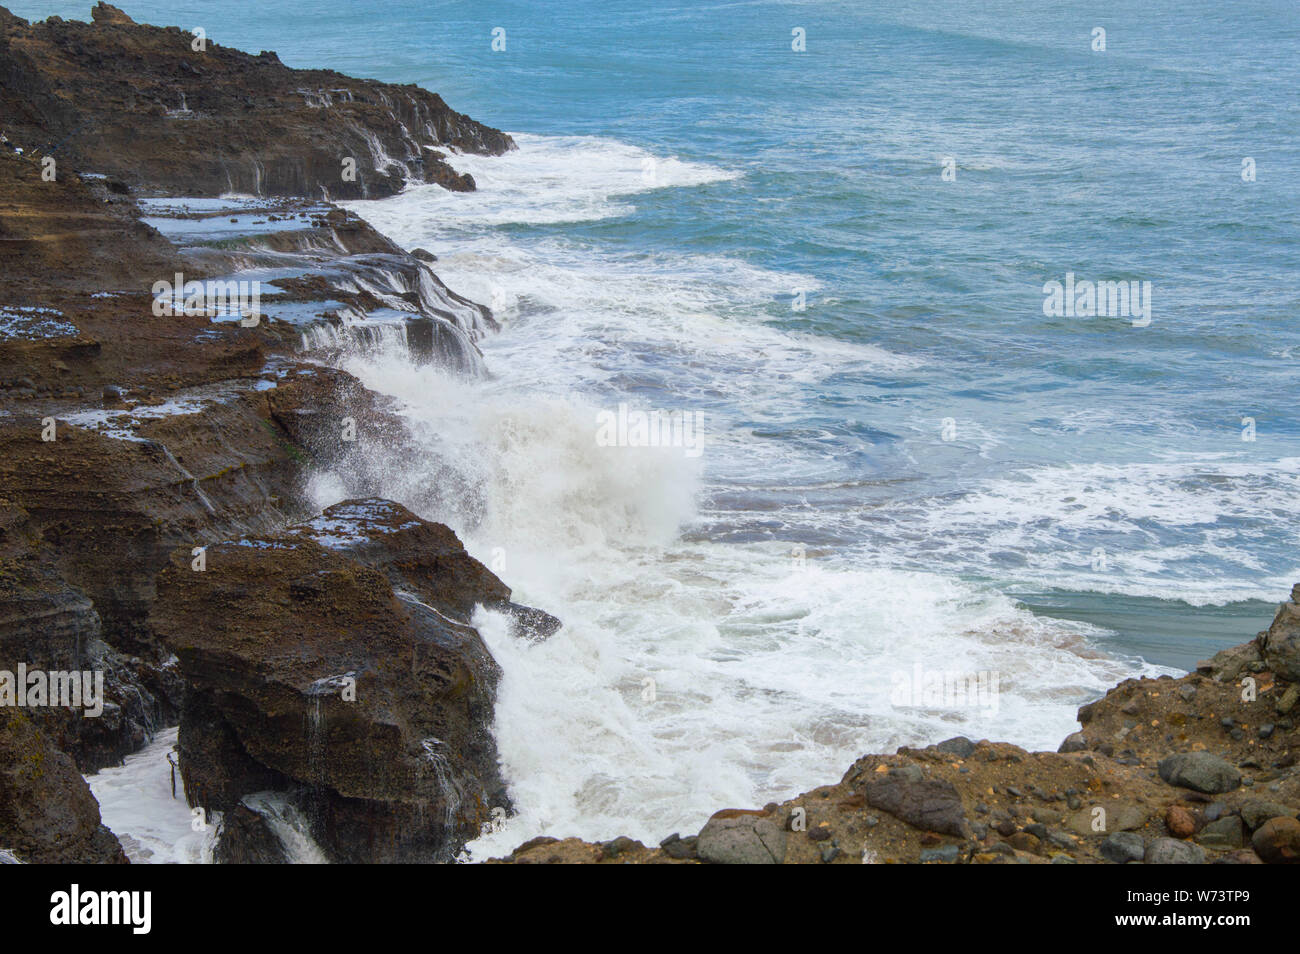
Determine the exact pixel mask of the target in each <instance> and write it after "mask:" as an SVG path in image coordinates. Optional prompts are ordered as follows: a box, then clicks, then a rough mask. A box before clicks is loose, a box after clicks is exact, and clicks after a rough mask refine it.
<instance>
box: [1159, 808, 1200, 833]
mask: <svg viewBox="0 0 1300 954" xmlns="http://www.w3.org/2000/svg"><path fill="white" fill-rule="evenodd" d="M1165 827H1166V828H1168V829H1169V834H1171V835H1173V836H1174V837H1175V838H1191V837H1192V835H1194V834H1196V821H1195V819H1193V818H1192V813H1191V812H1189V811H1188V810H1187V809H1185V808H1183V807H1182V806H1181V805H1170V806H1169V810H1168V811H1167V812H1165Z"/></svg>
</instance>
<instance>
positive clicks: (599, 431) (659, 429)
mask: <svg viewBox="0 0 1300 954" xmlns="http://www.w3.org/2000/svg"><path fill="white" fill-rule="evenodd" d="M703 423H704V415H702V414H700V413H699V412H698V411H659V410H652V411H640V410H634V409H632V408H629V407H628V405H627V404H620V405H619V406H618V410H617V411H598V412H597V413H596V444H597V446H599V447H680V448H682V449H683V451H684V452H685V455H686V456H687V457H699V456H700V454H702V453H703V452H704V434H703V431H702V426H703Z"/></svg>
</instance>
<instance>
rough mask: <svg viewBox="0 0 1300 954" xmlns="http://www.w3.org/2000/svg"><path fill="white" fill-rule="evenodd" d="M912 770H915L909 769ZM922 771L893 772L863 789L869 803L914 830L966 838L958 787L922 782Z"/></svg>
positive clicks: (939, 781) (937, 780) (934, 780)
mask: <svg viewBox="0 0 1300 954" xmlns="http://www.w3.org/2000/svg"><path fill="white" fill-rule="evenodd" d="M910 768H914V769H915V768H916V767H915V766H910ZM919 775H920V771H919V770H917V771H915V772H910V773H909V772H905V771H902V770H899V769H892V770H890V771H889V772H888V773H887V774H885V775H884V776H883V777H881V778H877V779H872V780H869V781H868V782H867V783H866V784H865V785H864V786H863V794H864V795H865V796H866V799H867V803H868V804H869V805H871V806H872V807H874V808H878V809H881V810H882V811H886V812H889V813H890V814H891V815H893V816H895V817H896V818H899V819H901V820H902V821H905V822H907V823H908V824H909V825H911V826H912V827H913V828H919V829H921V830H922V831H933V832H937V833H939V834H941V835H955V836H956V837H958V838H964V837H966V833H967V824H966V810H965V808H964V807H963V805H962V801H961V795H960V794H959V793H958V792H957V788H956V786H954V785H953V784H952V782H949V781H948V780H947V779H941V778H931V779H927V778H921V777H919Z"/></svg>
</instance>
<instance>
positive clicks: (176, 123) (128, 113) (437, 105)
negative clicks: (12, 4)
mask: <svg viewBox="0 0 1300 954" xmlns="http://www.w3.org/2000/svg"><path fill="white" fill-rule="evenodd" d="M0 12H3V16H0V31H2V32H0V115H3V116H5V118H6V128H7V130H8V133H9V136H10V138H11V139H14V140H15V141H17V142H19V143H20V144H21V145H24V146H28V147H30V148H45V147H52V146H53V145H54V144H56V143H57V144H59V154H60V156H63V157H67V159H68V160H69V161H71V162H72V163H74V164H75V165H76V166H77V167H78V168H83V169H88V170H94V171H96V172H100V173H104V174H107V175H111V176H115V177H118V178H120V179H121V180H123V181H125V182H127V183H130V184H133V185H138V186H141V187H145V188H150V189H156V190H161V191H165V192H169V193H171V194H175V195H207V196H216V195H221V194H222V193H226V192H240V193H246V194H252V195H268V196H287V195H293V196H311V197H314V198H321V197H326V196H328V197H332V198H346V199H356V198H366V197H372V198H374V197H381V196H388V195H393V194H395V193H396V192H398V191H400V190H401V188H402V187H403V185H404V184H405V182H406V181H407V180H408V179H414V180H416V181H424V182H436V183H438V184H440V185H442V186H444V187H446V188H448V189H453V190H458V191H468V190H472V189H473V188H474V180H473V179H472V178H471V177H470V176H468V175H462V174H460V173H457V172H456V171H455V170H454V169H453V168H452V167H451V165H449V164H448V162H447V161H446V159H445V158H443V157H444V156H445V152H442V151H440V149H438V148H435V147H441V149H451V150H455V151H460V152H472V153H479V154H484V155H499V154H501V153H503V152H505V151H506V150H508V149H511V148H513V146H514V144H513V143H512V142H511V140H510V137H509V136H507V135H506V134H505V133H502V132H500V131H499V130H496V129H492V128H490V127H487V126H484V125H482V124H481V123H477V122H475V121H474V120H472V119H470V118H469V117H468V116H465V115H463V114H461V113H458V112H456V111H455V110H453V109H451V108H450V107H448V106H447V104H446V103H445V102H443V100H442V98H441V97H440V96H438V95H437V94H436V93H430V92H428V91H426V90H423V89H420V88H419V87H416V86H413V85H412V86H395V85H392V84H388V83H380V82H376V81H373V80H358V79H353V78H351V77H347V76H343V75H342V74H340V73H335V72H333V71H330V70H293V69H289V68H288V67H286V66H285V65H284V64H283V63H281V62H280V60H279V58H278V57H277V56H276V55H275V54H274V53H269V52H262V53H261V54H259V55H257V56H253V55H251V54H248V53H243V52H241V51H239V50H234V49H231V48H228V47H222V46H219V45H218V44H217V43H216V42H215V41H214V40H212V39H210V38H205V39H204V40H203V42H197V40H196V37H195V36H194V35H193V34H191V33H190V32H188V31H183V30H181V29H179V28H177V27H154V26H145V25H141V24H136V23H134V22H133V21H131V20H130V18H129V17H127V16H126V15H125V14H123V13H122V12H121V11H120V10H115V9H114V8H111V7H108V6H107V5H105V4H100V5H99V6H98V7H97V8H96V10H95V13H94V22H93V23H81V22H76V21H67V20H61V19H59V18H57V17H52V18H50V19H49V20H46V21H44V22H40V23H32V24H28V23H27V22H26V21H24V20H21V19H19V18H17V17H14V16H13V15H11V14H9V12H8V11H0ZM194 143H202V144H203V145H202V148H196V147H195V146H194V145H193V144H194ZM178 155H184V157H185V158H184V161H177V156H178ZM345 160H351V163H350V164H349V163H347V162H345Z"/></svg>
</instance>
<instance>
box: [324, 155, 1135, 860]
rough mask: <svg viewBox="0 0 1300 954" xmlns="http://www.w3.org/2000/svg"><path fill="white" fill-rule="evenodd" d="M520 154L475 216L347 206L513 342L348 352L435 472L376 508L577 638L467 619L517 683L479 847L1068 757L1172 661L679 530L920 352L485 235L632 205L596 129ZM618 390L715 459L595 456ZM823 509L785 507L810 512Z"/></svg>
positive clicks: (468, 201)
mask: <svg viewBox="0 0 1300 954" xmlns="http://www.w3.org/2000/svg"><path fill="white" fill-rule="evenodd" d="M520 142H521V146H522V148H521V149H520V151H519V152H518V153H512V154H511V155H510V156H508V157H503V158H502V159H490V158H484V159H479V158H475V159H471V160H470V163H469V164H466V163H465V162H463V161H462V160H464V159H466V158H467V157H457V161H461V164H462V167H465V168H468V169H469V171H471V172H473V173H474V175H475V177H476V179H477V180H478V182H479V186H480V190H481V191H480V192H479V193H475V194H472V195H471V196H469V197H465V196H448V195H447V194H446V193H442V194H437V193H432V192H428V191H426V190H422V189H415V190H411V191H409V192H408V193H406V194H404V195H402V196H399V197H397V198H395V199H390V200H384V201H381V202H377V203H367V204H357V205H355V206H354V208H355V209H356V211H357V212H358V213H360V214H362V215H363V216H365V217H366V218H368V219H370V220H371V221H372V222H373V223H374V224H375V225H376V226H377V227H379V228H380V229H381V230H384V231H387V232H389V233H390V234H395V235H397V236H398V237H399V238H400V239H401V240H402V241H403V242H405V243H406V244H408V245H410V246H421V245H423V246H425V247H431V248H433V249H435V250H436V251H437V253H438V254H439V256H440V260H439V263H438V266H437V268H438V272H439V274H440V275H441V277H442V278H443V279H444V280H446V281H447V282H448V284H449V285H450V286H451V287H453V288H455V289H456V290H457V291H458V292H461V293H462V294H467V295H469V296H470V297H474V298H478V299H479V300H484V301H488V302H491V303H492V304H493V310H494V312H495V313H496V315H497V317H498V318H499V319H501V320H502V322H503V324H504V327H505V331H504V333H503V334H501V335H500V336H497V337H489V338H486V339H485V340H484V341H483V342H482V346H483V349H484V353H485V355H486V357H487V362H488V367H489V369H490V371H491V372H492V377H491V378H489V379H486V380H476V381H466V380H463V379H458V378H452V377H449V376H447V375H446V374H444V373H442V372H440V371H438V370H437V369H433V368H418V367H415V366H413V365H412V364H411V363H410V362H409V360H408V359H407V358H406V356H405V355H403V354H400V353H397V352H394V351H388V352H383V351H379V352H370V353H367V354H364V355H361V354H357V355H353V356H351V357H350V358H348V359H347V362H346V363H347V368H348V370H350V371H351V372H353V373H354V374H356V375H358V376H359V377H360V378H361V379H362V381H363V382H365V383H366V384H367V385H368V386H369V387H372V388H375V389H377V390H381V391H385V392H387V393H390V394H393V395H395V396H396V397H398V398H399V400H401V401H402V402H403V406H404V412H405V414H406V416H407V419H408V421H409V422H410V424H411V426H412V429H413V431H414V433H415V435H416V438H417V440H419V441H421V442H422V443H423V445H424V448H425V451H426V453H425V454H424V455H422V459H423V462H424V466H423V468H422V469H420V470H419V471H418V472H411V471H409V470H405V469H402V468H401V467H400V466H394V467H393V469H391V470H390V471H389V472H388V473H387V474H386V476H385V486H383V487H382V488H380V491H381V492H382V493H383V494H384V495H385V496H390V497H393V498H394V499H396V500H398V501H400V502H402V503H405V504H406V505H407V506H409V507H411V508H412V509H413V510H415V511H416V512H418V513H420V514H421V515H422V516H425V517H426V518H430V519H436V520H441V521H444V522H447V523H449V524H450V525H451V526H452V527H453V528H454V529H456V530H457V531H458V532H459V533H460V534H461V535H462V537H463V538H464V539H465V540H466V542H467V545H468V546H469V548H470V550H471V552H473V553H475V554H476V555H477V556H479V557H480V558H481V559H483V560H485V561H487V562H490V563H491V564H492V566H493V568H494V569H495V570H497V572H499V573H500V574H501V575H502V576H503V577H504V578H505V579H506V580H507V581H508V582H509V583H510V584H511V585H512V586H513V587H514V588H515V598H516V599H518V600H520V601H522V602H525V603H530V604H533V605H537V606H540V607H543V608H545V609H546V610H548V611H549V612H552V613H554V614H556V615H557V616H559V617H560V618H561V619H562V620H563V621H564V624H565V625H564V628H563V629H562V630H561V631H560V632H559V633H557V634H556V635H555V636H553V637H551V638H550V639H549V640H547V641H545V642H543V643H540V644H531V643H522V642H518V641H515V640H514V639H512V638H511V637H510V636H509V635H508V627H507V625H506V623H505V621H504V620H503V619H501V618H500V617H498V616H496V615H495V614H492V613H486V612H484V613H480V615H479V616H478V617H477V619H476V623H477V624H478V626H479V627H480V629H481V631H482V632H483V634H484V636H485V638H486V639H487V641H488V643H489V645H490V647H491V649H492V651H493V654H494V655H495V656H496V658H497V659H498V660H499V661H500V663H501V665H502V668H503V671H504V679H503V682H502V685H501V690H500V693H499V698H498V703H497V723H496V734H497V739H498V743H499V745H500V749H501V754H502V759H503V765H504V768H505V773H506V777H507V779H508V782H509V785H510V790H511V794H512V797H513V800H514V803H515V805H516V807H517V809H518V810H519V815H518V816H517V817H516V818H514V819H512V820H511V821H510V822H509V823H508V824H507V826H506V827H505V829H504V830H502V831H499V832H496V833H494V834H491V835H488V836H486V837H485V838H484V839H482V840H480V841H479V842H477V843H476V844H475V845H474V846H473V854H474V857H475V858H483V857H487V856H490V855H492V854H495V853H502V852H505V851H508V850H509V849H510V848H512V847H513V846H514V845H517V844H518V843H519V842H520V841H522V840H524V839H526V838H528V837H531V836H533V835H537V834H543V833H544V834H551V835H570V834H576V835H582V836H584V837H588V838H610V837H613V836H614V835H618V834H628V835H631V836H633V837H637V838H640V839H656V840H657V839H659V838H662V837H664V836H665V835H667V834H669V833H670V832H672V831H674V830H680V831H683V832H692V831H696V830H698V829H699V827H700V825H701V824H702V823H703V821H704V820H705V819H706V818H707V816H708V815H709V814H710V813H711V812H712V811H714V810H716V809H718V808H720V807H724V806H728V805H730V806H739V807H745V806H754V805H761V804H762V803H764V802H765V801H767V800H769V799H773V798H781V797H788V796H789V795H792V794H794V793H797V792H798V791H801V790H803V789H805V788H807V787H808V786H810V785H813V784H817V783H820V782H824V781H827V780H829V779H831V778H834V777H835V774H836V773H838V772H840V771H843V769H844V768H845V767H847V766H848V764H849V763H850V762H851V761H852V760H853V759H855V758H856V757H857V756H859V755H861V754H862V753H863V752H867V751H881V750H886V751H887V750H890V749H892V748H893V747H895V746H897V745H900V744H904V743H909V744H922V743H925V742H933V741H938V740H939V739H942V738H945V737H948V736H951V735H957V734H966V735H970V736H973V737H976V738H979V737H991V738H1000V739H1010V740H1013V741H1017V742H1019V743H1022V744H1025V745H1028V746H1038V747H1052V748H1054V747H1055V745H1056V744H1057V743H1058V742H1059V740H1060V739H1061V737H1063V736H1064V735H1066V734H1067V733H1068V732H1070V731H1071V730H1072V729H1073V728H1074V717H1073V713H1074V708H1075V707H1076V706H1077V705H1078V704H1080V703H1081V702H1083V701H1085V700H1086V699H1088V698H1090V697H1091V696H1092V695H1094V694H1096V693H1098V692H1100V691H1101V690H1103V689H1104V688H1106V687H1108V686H1109V685H1112V684H1113V683H1114V682H1115V681H1116V680H1117V679H1119V678H1122V677H1124V676H1126V675H1131V674H1134V673H1136V672H1154V671H1157V670H1155V669H1153V668H1151V667H1144V666H1142V665H1140V664H1138V663H1136V662H1132V661H1128V660H1124V659H1122V658H1116V657H1114V656H1107V655H1106V654H1104V653H1103V652H1101V651H1099V649H1098V648H1097V646H1098V644H1099V643H1102V642H1103V641H1104V640H1105V637H1106V634H1105V633H1104V632H1102V631H1100V630H1097V629H1095V628H1093V627H1090V626H1088V625H1086V624H1078V623H1067V622H1061V621H1059V620H1052V619H1045V618H1040V617H1036V616H1034V615H1033V614H1032V613H1030V612H1028V611H1027V610H1024V609H1021V608H1018V607H1017V606H1016V605H1015V604H1014V602H1013V601H1012V600H1010V599H1009V598H1007V597H1006V596H1003V595H1001V594H1000V593H998V592H996V591H995V590H993V589H991V588H986V587H980V586H975V585H972V584H967V583H962V582H959V581H958V580H956V579H954V578H952V577H951V576H947V575H945V574H944V573H943V572H940V571H939V570H938V569H937V568H939V567H942V566H943V563H942V562H941V561H934V562H933V563H932V569H931V570H930V571H928V572H920V571H917V570H910V569H899V568H896V567H890V566H888V565H879V564H877V563H875V562H874V561H866V560H863V559H861V557H860V556H855V555H854V554H853V553H852V552H847V551H846V552H845V553H842V554H835V553H829V552H828V553H822V554H819V555H817V556H815V557H813V558H809V559H808V560H807V561H806V562H805V565H804V566H803V567H802V568H800V567H798V566H795V565H794V563H792V559H791V550H790V546H789V544H781V543H775V542H767V543H720V542H712V540H711V539H710V538H709V536H708V535H707V534H704V535H703V536H701V535H700V534H699V533H694V534H688V535H685V536H683V535H682V534H681V530H682V529H683V528H684V527H698V526H700V525H701V523H702V520H707V519H712V518H714V517H716V516H717V515H718V514H717V513H716V512H714V513H710V514H706V515H701V514H699V513H697V510H696V508H697V501H698V500H699V499H700V493H701V490H702V488H704V487H705V486H708V485H710V484H711V483H712V482H713V481H715V480H716V479H718V478H723V479H726V480H728V481H733V482H734V481H735V480H736V479H737V475H738V474H741V475H743V474H745V473H753V474H756V475H758V474H766V475H767V476H768V479H769V480H770V479H771V476H772V475H775V474H781V475H788V476H790V477H791V478H792V479H794V478H802V479H811V478H812V477H813V476H815V475H817V474H818V473H819V467H820V466H821V465H822V464H823V463H824V462H823V461H822V460H821V459H820V458H819V457H818V452H817V450H816V447H817V446H818V441H817V439H816V437H815V435H813V439H811V440H810V441H809V442H808V444H809V446H810V447H812V448H813V450H811V451H809V450H808V449H807V448H804V449H802V450H793V451H792V449H791V447H790V446H789V445H788V443H786V442H783V441H780V440H775V439H774V440H756V439H755V438H754V435H753V428H754V422H755V421H767V420H770V421H772V422H773V423H774V424H784V423H785V422H786V421H787V420H788V419H791V418H792V416H793V417H797V416H798V414H799V413H800V410H799V409H800V405H801V404H803V403H804V402H806V401H807V400H808V399H809V396H810V395H812V394H815V393H816V392H817V390H818V389H819V388H820V387H821V386H822V385H823V383H824V382H825V381H826V380H827V379H828V378H829V377H830V376H832V375H836V374H843V373H845V372H853V371H859V372H861V371H867V372H869V373H871V374H873V375H879V376H884V377H889V376H899V375H906V374H907V373H908V372H909V371H912V370H914V369H915V368H917V367H918V366H920V362H918V361H916V360H915V359H912V358H910V357H908V356H903V355H897V354H893V353H890V352H888V351H886V350H884V349H881V348H877V347H874V346H871V345H865V344H861V343H855V342H844V341H837V340H834V339H831V338H828V337H815V336H811V335H800V334H794V333H790V332H789V331H786V330H783V329H781V328H779V327H777V326H776V324H774V323H773V321H772V319H773V318H774V317H776V316H777V315H778V314H779V313H780V312H779V310H778V309H774V308H773V307H772V303H773V302H778V303H783V305H784V307H786V308H788V301H789V297H790V296H791V295H792V294H793V293H794V292H795V291H796V290H797V289H799V288H803V289H807V290H815V289H816V288H817V287H818V285H817V282H816V281H815V279H814V278H813V277H812V276H807V275H797V274H786V273H780V272H774V271H769V270H765V269H762V268H758V267H755V266H753V265H750V264H748V263H744V262H739V261H735V260H730V259H726V258H721V257H709V256H690V255H685V254H669V253H660V254H640V255H631V254H619V253H617V252H612V251H609V250H606V249H603V248H593V247H590V246H585V245H583V244H581V243H579V242H578V241H577V240H576V239H573V238H571V237H565V238H555V237H549V238H529V239H519V238H515V237H512V236H511V235H510V233H509V231H508V230H505V229H498V228H492V227H491V225H492V224H493V223H495V224H504V223H514V222H552V223H554V222H566V221H572V220H573V219H574V218H580V217H583V216H585V215H592V216H596V215H608V214H617V209H618V205H619V203H621V202H623V201H626V199H625V198H621V197H628V196H635V195H636V193H637V192H638V191H639V186H638V185H637V184H636V183H635V182H634V181H633V180H635V179H636V178H637V176H639V161H640V159H641V158H643V157H641V156H640V155H639V154H638V153H637V152H636V151H635V150H631V149H630V148H624V147H617V148H615V147H612V146H610V145H609V144H603V145H601V149H600V150H597V151H596V158H593V153H592V150H591V148H590V145H591V144H590V142H589V141H586V140H540V139H536V138H534V137H521V138H520ZM611 157H619V158H618V159H617V161H614V159H613V158H611ZM634 159H635V160H637V161H636V162H635V163H634V162H633V160H634ZM605 162H607V163H608V164H607V165H605V166H602V163H605ZM657 168H659V169H660V170H661V171H662V170H663V169H664V168H665V164H664V163H658V164H657ZM667 168H669V169H675V168H676V167H674V166H672V165H671V164H669V165H668V166H667ZM602 169H603V170H604V172H602ZM703 174H705V171H704V170H697V171H696V172H695V173H694V175H696V176H697V177H698V175H703ZM684 178H685V180H686V181H684V182H683V183H682V184H684V185H691V184H695V181H696V180H695V179H693V178H691V177H690V176H684ZM546 183H550V185H549V186H547V185H545V184H546ZM579 213H580V214H579ZM485 218H486V224H487V227H484V226H485ZM444 243H445V244H446V247H444ZM621 400H632V401H636V400H640V401H644V402H647V403H648V404H650V405H651V406H656V407H660V408H663V409H669V410H671V409H683V410H697V411H702V412H703V416H704V419H705V420H706V421H709V422H711V424H710V426H709V427H707V428H706V430H707V432H708V433H707V442H706V452H705V454H704V456H703V458H702V459H701V460H692V459H690V458H689V457H687V456H686V455H684V454H682V453H680V452H678V453H673V449H671V448H648V447H602V446H600V445H599V444H598V442H597V440H596V439H595V430H596V429H595V420H596V413H597V412H598V411H600V410H602V409H606V410H607V409H609V408H610V407H613V406H615V404H616V403H617V402H618V401H621ZM826 437H827V438H828V439H829V438H830V437H831V435H829V434H828V435H826ZM982 440H986V441H987V442H990V446H993V445H995V444H996V442H997V437H996V435H993V434H992V433H990V434H987V435H985V438H983V439H982ZM756 448H757V449H756ZM800 454H805V455H806V456H803V457H800V456H799V455H800ZM792 455H793V456H792ZM313 489H314V491H315V493H316V496H317V503H318V504H319V505H321V506H326V505H329V504H331V503H334V502H335V501H336V500H338V499H341V498H342V497H344V496H347V495H348V494H349V493H351V491H350V489H349V484H348V475H347V474H346V473H337V474H331V475H322V476H321V477H320V478H319V479H318V480H317V482H316V484H315V486H314V488H313ZM972 506H973V505H972ZM813 509H814V508H809V507H806V506H805V507H803V508H802V509H800V508H795V511H797V512H795V511H791V512H783V513H781V514H780V515H776V514H773V518H774V519H776V518H779V519H780V520H793V521H795V522H798V521H800V520H806V519H810V520H812V521H813V522H814V523H815V521H816V519H817V515H816V514H814V513H813V512H812V511H813ZM740 516H742V517H745V518H753V517H754V514H753V513H749V514H744V515H740ZM842 516H843V515H842V514H840V517H842ZM927 529H928V528H927ZM916 665H921V666H923V667H924V668H926V669H929V670H935V669H938V670H953V669H958V670H963V671H970V672H989V671H994V672H997V673H998V674H999V676H1000V681H999V687H1000V693H999V697H998V705H997V707H996V711H982V712H981V711H976V712H972V711H967V710H960V711H954V710H949V711H942V710H941V711H931V710H918V709H900V708H898V707H897V706H896V705H894V700H893V699H892V697H891V688H892V686H893V685H894V680H895V679H896V677H897V675H898V674H899V673H908V672H911V671H912V667H914V666H916ZM647 680H649V681H647ZM651 690H653V692H652V695H653V698H651V697H650V695H649V694H650V693H651Z"/></svg>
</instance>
